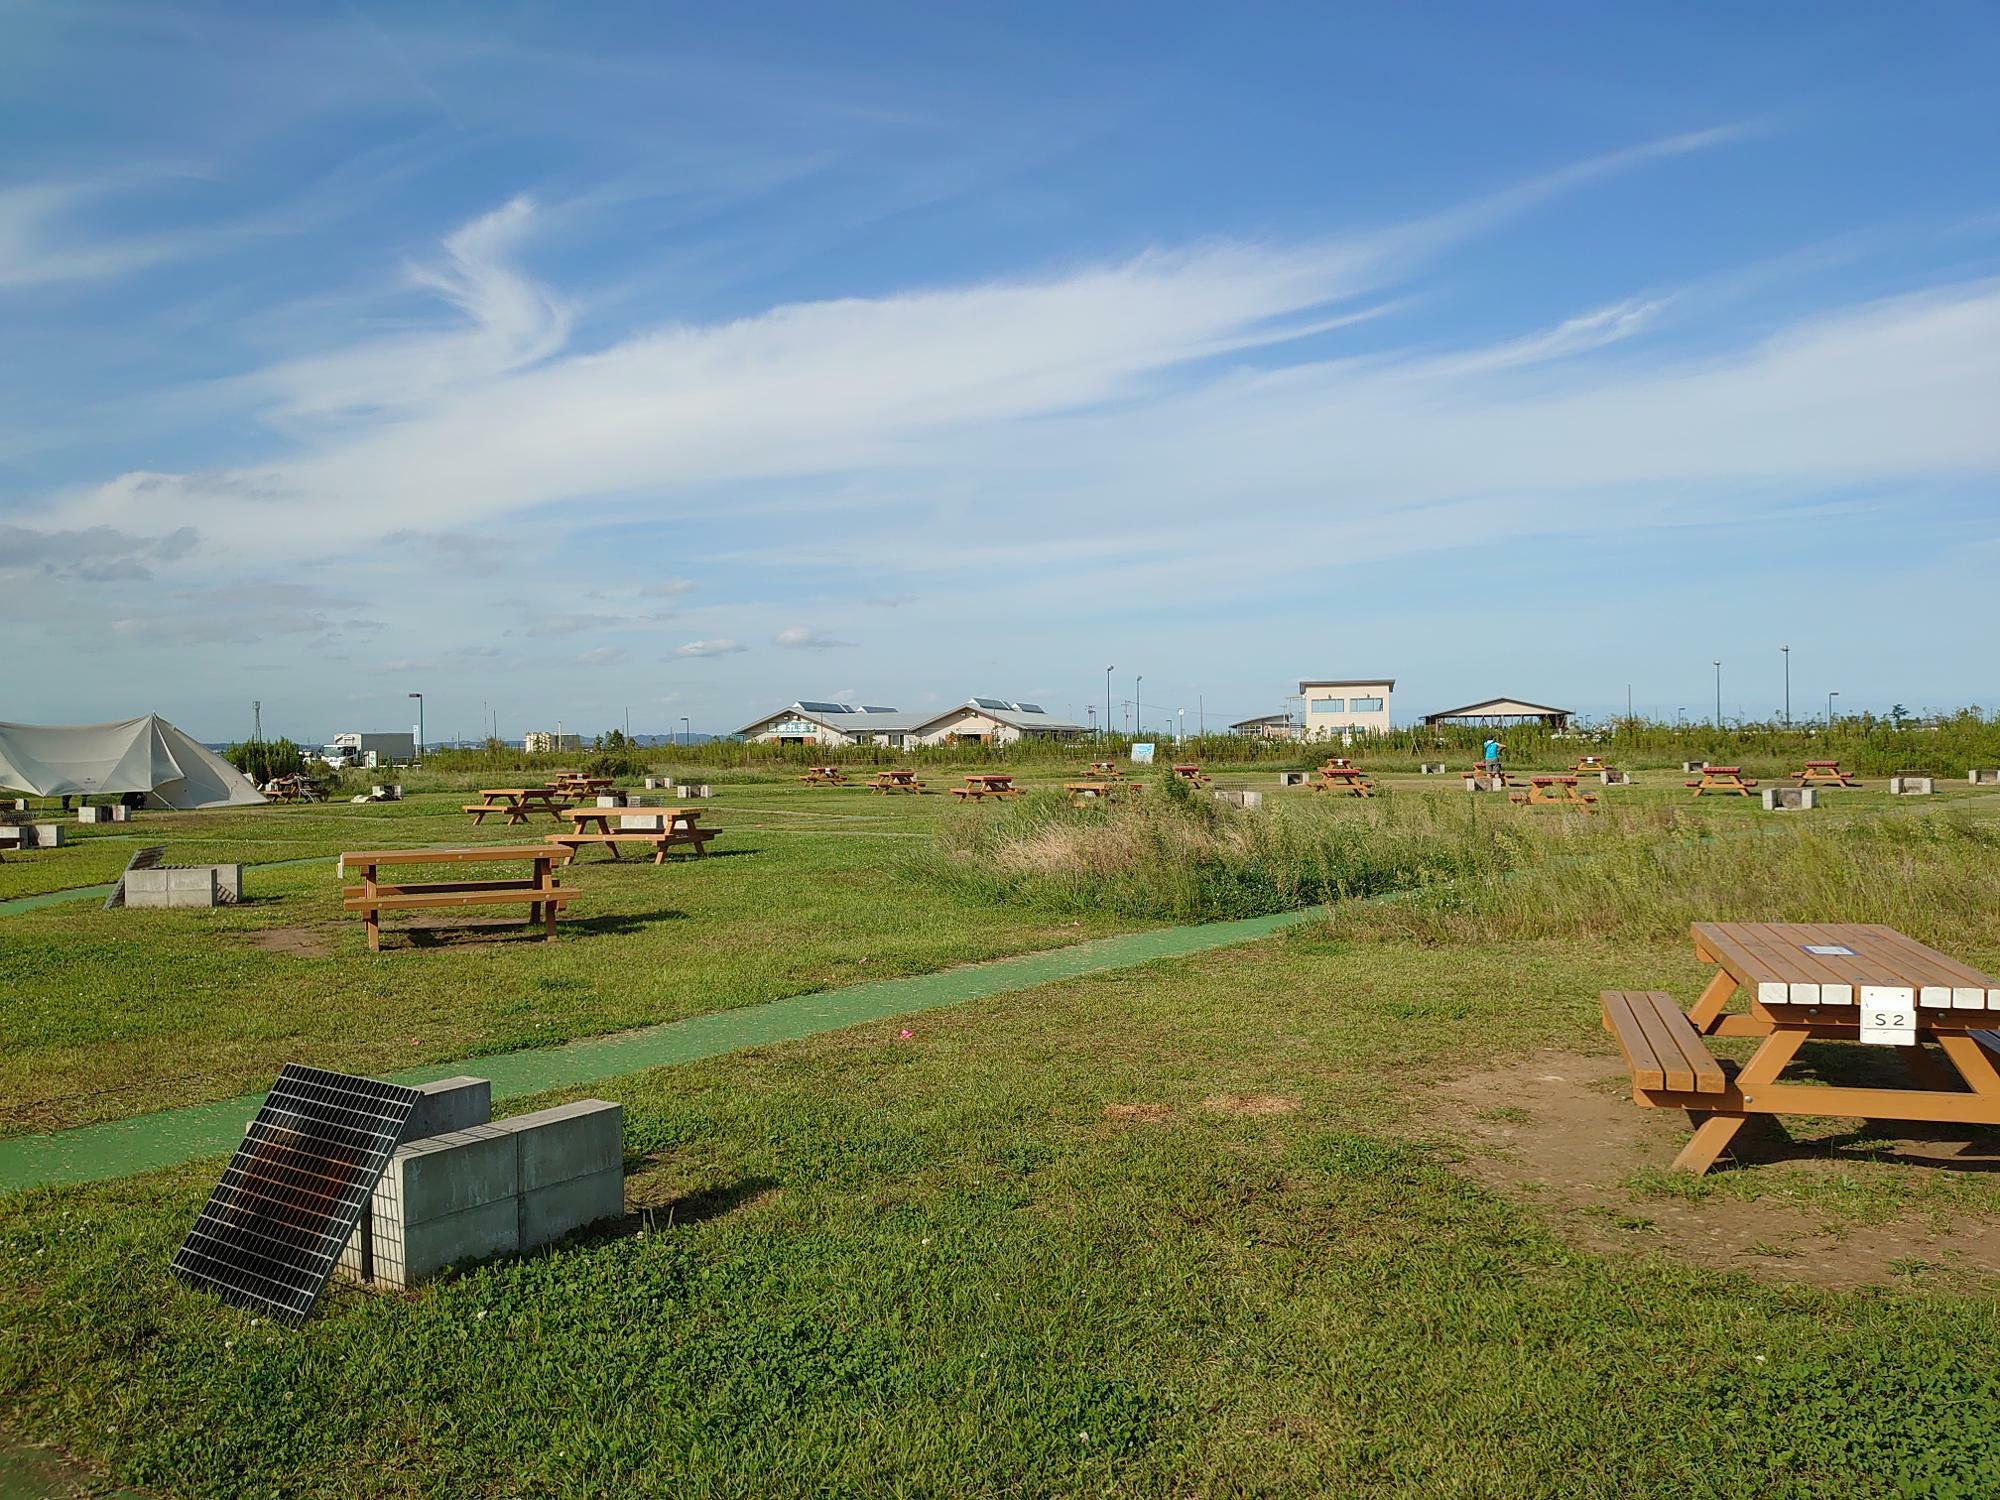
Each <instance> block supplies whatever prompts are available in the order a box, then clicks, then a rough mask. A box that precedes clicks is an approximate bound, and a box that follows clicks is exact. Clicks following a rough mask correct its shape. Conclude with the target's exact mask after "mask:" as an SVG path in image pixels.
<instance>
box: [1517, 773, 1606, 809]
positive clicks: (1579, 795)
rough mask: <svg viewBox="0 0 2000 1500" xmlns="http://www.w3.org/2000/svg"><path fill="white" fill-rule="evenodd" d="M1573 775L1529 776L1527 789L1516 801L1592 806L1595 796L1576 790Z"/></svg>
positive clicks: (1595, 799) (1536, 803)
mask: <svg viewBox="0 0 2000 1500" xmlns="http://www.w3.org/2000/svg"><path fill="white" fill-rule="evenodd" d="M1576 783H1577V778H1576V777H1574V776H1530V777H1529V778H1528V790H1527V791H1526V792H1525V793H1523V794H1522V795H1521V796H1518V797H1516V798H1515V799H1514V800H1515V801H1516V802H1520V803H1524V804H1527V805H1530V806H1548V807H1582V808H1594V807H1595V806H1596V803H1597V798H1595V797H1594V796H1588V795H1586V794H1585V793H1583V792H1580V791H1578V790H1577V787H1576Z"/></svg>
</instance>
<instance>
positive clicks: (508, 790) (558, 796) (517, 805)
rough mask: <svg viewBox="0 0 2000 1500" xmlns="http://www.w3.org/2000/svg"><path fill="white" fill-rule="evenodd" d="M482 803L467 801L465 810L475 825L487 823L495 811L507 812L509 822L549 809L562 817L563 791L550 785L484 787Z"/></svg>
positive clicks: (553, 815)
mask: <svg viewBox="0 0 2000 1500" xmlns="http://www.w3.org/2000/svg"><path fill="white" fill-rule="evenodd" d="M479 796H480V799H481V800H479V801H478V802H472V803H467V804H466V805H465V807H464V808H462V809H461V811H463V812H469V813H471V814H472V821H473V822H474V823H475V824H479V823H484V822H485V821H486V815H487V814H488V813H491V812H497V813H505V814H506V815H507V821H508V822H509V823H525V822H527V821H528V814H529V813H531V812H545V813H547V814H548V815H549V816H550V817H552V818H555V817H560V816H561V813H560V812H559V811H558V809H557V806H556V804H557V803H559V802H561V801H562V800H563V794H562V793H561V792H559V791H557V790H556V789H555V788H553V787H546V786H489V787H481V788H480V790H479Z"/></svg>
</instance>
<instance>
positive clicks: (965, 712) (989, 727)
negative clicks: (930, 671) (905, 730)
mask: <svg viewBox="0 0 2000 1500" xmlns="http://www.w3.org/2000/svg"><path fill="white" fill-rule="evenodd" d="M1083 732H1084V730H1083V726H1082V725H1081V724H1072V723H1070V722H1069V720H1067V719H1064V718H1061V717H1060V716H1058V715H1056V714H1052V713H1050V712H1049V711H1048V710H1047V709H1045V708H1043V707H1042V705H1041V704H1039V703H1016V702H1014V701H1013V700H1012V699H1010V698H968V699H966V700H965V702H963V703H960V704H958V705H956V706H955V707H952V708H948V709H946V710H945V711H944V712H943V713H941V714H937V715H934V716H933V717H931V718H928V719H925V720H923V721H922V722H920V723H918V724H916V725H914V726H913V727H912V728H911V730H910V741H911V743H912V744H918V745H953V744H956V745H1011V744H1012V743H1013V742H1014V741H1016V740H1024V739H1037V740H1069V739H1075V738H1076V737H1077V736H1078V735H1080V734H1082V733H1083Z"/></svg>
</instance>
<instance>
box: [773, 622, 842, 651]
mask: <svg viewBox="0 0 2000 1500" xmlns="http://www.w3.org/2000/svg"><path fill="white" fill-rule="evenodd" d="M773 644H775V645H778V646H782V647H784V648H785V649H786V650H788V651H830V650H834V649H835V648H838V647H846V646H852V645H853V644H854V642H852V641H843V640H839V639H837V638H836V637H835V636H834V635H833V634H832V633H831V632H829V631H825V630H821V629H819V628H818V627H817V626H813V625H788V626H786V627H785V628H784V629H783V630H781V631H779V632H778V633H777V635H776V636H775V637H774V638H773Z"/></svg>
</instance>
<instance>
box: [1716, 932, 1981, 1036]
mask: <svg viewBox="0 0 2000 1500" xmlns="http://www.w3.org/2000/svg"><path fill="white" fill-rule="evenodd" d="M1694 942H1695V951H1696V953H1697V954H1699V955H1700V956H1701V957H1702V958H1705V959H1707V960H1709V961H1710V962H1712V963H1717V964H1720V965H1721V966H1722V967H1723V968H1724V969H1725V970H1727V971H1728V972H1729V974H1730V976H1731V977H1732V978H1734V979H1735V980H1736V981H1737V983H1739V984H1740V985H1742V986H1743V987H1744V988H1746V989H1749V990H1750V992H1751V993H1752V994H1753V995H1755V996H1756V998H1757V1003H1758V1004H1759V1005H1765V1006H1785V1007H1791V1006H1803V1005H1814V1006H1850V1005H1855V1004H1857V1003H1858V1002H1863V1001H1865V999H1866V998H1867V997H1866V996H1865V995H1864V994H1863V991H1865V990H1869V989H1877V988H1881V989H1888V990H1894V991H1897V992H1899V993H1902V994H1903V995H1904V996H1905V997H1906V998H1907V995H1908V993H1909V992H1914V993H1915V996H1916V1000H1917V1004H1918V1007H1919V1014H1920V1015H1921V1014H1922V1013H1923V1012H1925V1011H1930V1012H1939V1011H1951V1012H1972V1011H1976V1012H1978V1015H1976V1016H1971V1017H1966V1018H1963V1019H1966V1020H1968V1021H1970V1022H1971V1023H1974V1024H1978V1025H1982V1026H1983V1025H1986V1024H1989V1023H1990V1021H1991V1019H1992V1017H1991V1013H1992V1012H1994V1011H2000V980H1995V979H1992V978H1990V977H1988V976H1987V975H1985V974H1982V973H1980V972H1979V971H1978V970H1977V969H1974V968H1972V967H1971V966H1970V965H1968V964H1963V963H1960V962H1959V961H1958V960H1957V959H1955V958H1951V957H1948V956H1947V955H1945V954H1942V953H1939V952H1938V951H1937V950H1936V949H1934V948H1927V947H1925V946H1924V945H1923V944H1922V943H1920V942H1918V941H1917V940H1916V939H1915V938H1912V937H1905V936H1904V935H1903V934H1902V933H1900V932H1898V931H1896V929H1895V928H1893V927H1885V926H1882V925H1881V924H1880V923H1875V922H1697V923H1695V924H1694ZM1824 1014H1825V1013H1824V1011H1822V1012H1821V1015H1822V1016H1824ZM1954 1019H1955V1020H1956V1019H1961V1018H1959V1017H1957V1016H1956V1015H1955V1016H1954Z"/></svg>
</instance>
